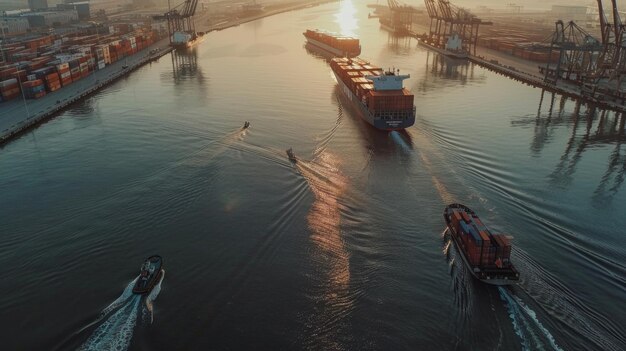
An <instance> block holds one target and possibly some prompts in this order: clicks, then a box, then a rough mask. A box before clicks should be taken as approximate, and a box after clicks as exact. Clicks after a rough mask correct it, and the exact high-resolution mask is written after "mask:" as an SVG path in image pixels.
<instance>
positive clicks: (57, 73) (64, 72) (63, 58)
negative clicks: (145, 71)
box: [0, 25, 158, 106]
mask: <svg viewBox="0 0 626 351" xmlns="http://www.w3.org/2000/svg"><path fill="white" fill-rule="evenodd" d="M115 30H116V31H126V34H121V35H119V34H99V35H80V33H72V34H65V35H44V36H41V37H38V38H35V39H28V40H19V38H14V39H11V40H7V41H6V42H5V43H3V56H4V58H5V62H4V63H3V64H2V65H0V103H1V102H7V101H11V100H14V99H16V98H18V97H21V96H23V97H24V98H26V99H39V98H42V97H44V96H46V95H47V94H50V93H53V92H55V91H57V90H60V89H62V88H64V87H66V86H68V85H70V84H72V83H73V82H77V81H78V80H80V79H83V78H85V77H87V76H89V75H90V74H92V73H94V72H95V71H97V70H101V69H104V68H105V67H106V66H108V65H111V64H113V63H115V62H117V61H119V60H121V59H123V58H125V57H127V56H130V55H133V54H135V53H137V52H139V51H140V50H142V49H144V48H146V47H148V46H149V45H152V44H153V43H154V41H155V40H156V39H157V38H158V33H157V32H155V31H152V30H151V29H136V30H134V31H131V29H130V27H122V26H121V25H120V26H117V27H115ZM0 106H1V105H0Z"/></svg>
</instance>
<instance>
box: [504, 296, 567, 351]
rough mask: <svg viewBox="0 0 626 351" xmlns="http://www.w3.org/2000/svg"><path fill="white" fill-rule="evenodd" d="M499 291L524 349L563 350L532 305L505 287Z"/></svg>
mask: <svg viewBox="0 0 626 351" xmlns="http://www.w3.org/2000/svg"><path fill="white" fill-rule="evenodd" d="M498 292H499V293H500V298H501V299H502V301H504V304H505V306H506V308H507V311H508V312H509V317H510V318H511V322H512V323H513V329H514V330H515V334H517V336H518V337H519V338H520V340H521V342H522V349H523V350H556V351H563V349H561V348H560V347H559V345H557V343H556V340H555V339H554V336H552V334H551V333H550V331H548V329H546V327H545V326H544V325H543V324H542V323H541V322H540V321H539V318H538V317H537V313H536V312H535V311H533V310H532V309H531V308H530V306H528V305H526V304H525V303H524V302H523V301H522V299H520V298H519V297H518V296H516V295H515V294H513V293H512V292H511V291H509V290H508V289H507V288H505V287H502V286H499V287H498Z"/></svg>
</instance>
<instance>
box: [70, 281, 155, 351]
mask: <svg viewBox="0 0 626 351" xmlns="http://www.w3.org/2000/svg"><path fill="white" fill-rule="evenodd" d="M164 277H165V271H162V274H161V280H160V281H159V283H158V284H157V285H156V286H155V287H154V288H153V289H152V292H150V294H149V295H148V296H146V297H144V296H142V295H136V294H133V292H132V290H133V286H134V285H135V282H136V281H137V278H139V277H137V278H135V279H134V280H133V281H132V282H130V283H129V284H128V285H127V286H126V288H125V289H124V292H123V293H122V295H120V297H118V298H117V299H116V300H115V301H113V302H112V303H111V304H110V305H109V306H107V307H106V308H105V309H104V310H102V313H100V317H99V318H98V320H96V321H95V322H94V323H93V324H92V325H98V327H97V328H96V330H95V331H94V332H93V333H92V334H91V336H89V338H88V339H87V341H85V343H84V344H83V345H82V346H81V347H79V348H78V350H80V351H96V350H100V351H101V350H111V351H124V350H128V347H129V345H130V341H131V340H132V338H133V333H134V330H135V326H136V325H137V322H138V320H139V317H141V320H140V322H142V323H148V324H150V323H152V321H153V304H154V300H156V298H157V296H158V295H159V292H160V291H161V283H162V282H163V278H164Z"/></svg>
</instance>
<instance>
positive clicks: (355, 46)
mask: <svg viewBox="0 0 626 351" xmlns="http://www.w3.org/2000/svg"><path fill="white" fill-rule="evenodd" d="M302 34H303V35H304V37H305V38H306V40H307V42H308V43H309V44H311V45H313V46H315V47H317V48H320V49H322V50H324V51H327V52H329V53H331V54H333V55H335V56H339V57H356V56H359V55H360V54H361V44H360V41H359V39H358V38H353V37H349V36H343V35H339V34H336V33H330V32H326V31H323V30H319V29H307V31H306V32H304V33H302Z"/></svg>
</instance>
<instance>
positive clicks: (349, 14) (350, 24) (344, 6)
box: [335, 0, 359, 36]
mask: <svg viewBox="0 0 626 351" xmlns="http://www.w3.org/2000/svg"><path fill="white" fill-rule="evenodd" d="M356 12H357V10H356V8H355V7H354V4H353V3H352V0H343V1H341V3H340V7H339V12H337V13H336V14H335V23H337V24H338V25H339V34H341V35H346V36H356V32H355V30H356V29H358V28H359V22H358V20H357V19H356V17H355V14H356Z"/></svg>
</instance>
